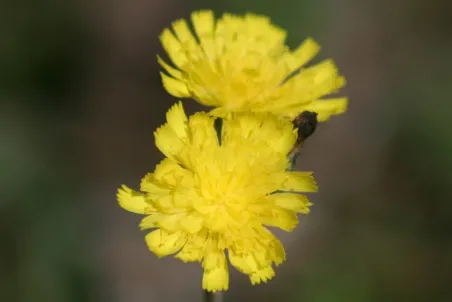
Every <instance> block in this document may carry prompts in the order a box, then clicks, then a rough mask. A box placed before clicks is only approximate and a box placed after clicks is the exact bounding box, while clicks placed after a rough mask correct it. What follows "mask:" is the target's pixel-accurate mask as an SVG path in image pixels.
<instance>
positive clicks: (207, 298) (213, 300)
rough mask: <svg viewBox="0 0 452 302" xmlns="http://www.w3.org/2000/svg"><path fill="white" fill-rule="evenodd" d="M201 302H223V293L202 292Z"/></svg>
mask: <svg viewBox="0 0 452 302" xmlns="http://www.w3.org/2000/svg"><path fill="white" fill-rule="evenodd" d="M203 302H223V292H216V293H212V292H208V291H204V299H203Z"/></svg>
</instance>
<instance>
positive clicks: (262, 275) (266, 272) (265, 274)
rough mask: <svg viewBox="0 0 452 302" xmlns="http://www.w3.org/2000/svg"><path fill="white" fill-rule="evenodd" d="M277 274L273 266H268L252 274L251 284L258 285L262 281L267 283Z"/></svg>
mask: <svg viewBox="0 0 452 302" xmlns="http://www.w3.org/2000/svg"><path fill="white" fill-rule="evenodd" d="M274 276H275V271H274V270H273V268H272V267H271V266H266V267H263V268H261V269H260V270H258V271H257V272H255V273H253V274H252V275H251V276H250V280H251V284H253V285H256V284H260V283H262V282H264V283H267V281H268V280H270V279H272V278H273V277H274Z"/></svg>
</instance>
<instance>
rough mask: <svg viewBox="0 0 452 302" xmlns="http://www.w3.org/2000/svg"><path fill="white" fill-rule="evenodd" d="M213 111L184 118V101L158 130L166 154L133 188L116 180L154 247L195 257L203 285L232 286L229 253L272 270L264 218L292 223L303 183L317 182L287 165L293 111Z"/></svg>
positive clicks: (274, 259) (245, 267)
mask: <svg viewBox="0 0 452 302" xmlns="http://www.w3.org/2000/svg"><path fill="white" fill-rule="evenodd" d="M215 120H216V118H215V117H213V116H212V115H210V114H207V113H203V112H201V113H196V114H194V115H192V116H190V117H189V118H187V116H186V115H185V112H184V110H183V107H182V105H181V103H178V104H176V105H174V106H173V107H172V108H171V109H170V110H169V111H168V113H167V123H166V124H164V125H163V126H162V127H160V128H159V129H158V130H157V131H156V132H155V141H156V145H157V147H158V148H159V149H160V151H161V152H162V153H163V154H164V155H165V159H164V160H163V161H162V162H161V163H160V164H159V165H157V167H156V169H155V171H154V172H153V173H150V174H148V175H146V176H145V177H144V178H143V180H142V182H141V187H140V192H138V191H133V190H131V189H130V188H128V187H126V186H123V187H122V188H121V189H119V191H118V196H117V197H118V200H119V204H120V205H121V207H123V208H124V209H126V210H128V211H131V212H134V213H138V214H143V215H146V216H145V217H144V219H143V220H142V222H141V224H140V226H141V228H142V229H153V230H152V231H151V232H150V233H149V234H148V235H147V236H146V242H147V245H148V247H149V249H150V250H151V251H152V252H154V253H155V254H156V255H157V256H159V257H163V256H167V255H171V254H175V257H177V258H179V259H181V260H182V261H184V262H189V261H198V262H202V266H203V269H204V275H203V281H202V286H203V288H204V289H206V290H208V291H219V290H226V289H228V286H229V273H228V261H227V259H229V262H230V263H231V264H232V265H233V266H234V267H235V268H237V269H238V270H239V271H241V272H242V273H244V274H247V275H248V276H249V277H250V279H251V282H252V283H253V284H257V283H261V282H266V281H267V280H269V279H271V278H272V277H273V276H274V274H275V273H274V270H273V266H274V265H278V264H280V263H281V262H283V261H284V260H285V252H284V248H283V246H282V245H281V243H280V241H279V240H278V239H277V238H276V237H275V236H274V235H273V234H272V233H271V231H270V230H269V229H268V228H267V227H277V228H280V229H283V230H285V231H291V230H293V229H294V227H295V226H296V224H297V223H298V218H297V214H298V213H302V214H306V213H308V212H309V206H310V205H311V204H310V202H309V201H308V199H307V198H306V196H305V195H302V194H301V193H303V192H314V191H316V189H317V186H316V184H315V182H314V180H313V177H312V176H311V173H309V172H292V171H288V167H289V161H288V158H287V154H288V152H289V151H290V149H291V148H292V146H293V145H294V143H295V141H296V138H297V133H296V130H294V129H293V126H292V124H291V122H290V120H287V119H282V118H279V117H277V116H274V115H271V114H263V113H251V112H249V113H242V114H235V115H234V116H233V117H230V118H228V119H225V120H223V122H222V125H221V126H217V127H216V126H215Z"/></svg>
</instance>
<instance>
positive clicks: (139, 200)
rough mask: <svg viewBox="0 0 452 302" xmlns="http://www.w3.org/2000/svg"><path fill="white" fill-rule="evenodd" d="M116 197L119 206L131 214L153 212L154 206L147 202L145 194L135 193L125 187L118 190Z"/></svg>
mask: <svg viewBox="0 0 452 302" xmlns="http://www.w3.org/2000/svg"><path fill="white" fill-rule="evenodd" d="M116 197H117V199H118V201H119V205H120V206H121V207H122V208H123V209H124V210H127V211H129V212H132V213H137V214H146V213H149V212H151V211H153V208H152V206H151V205H150V204H149V203H147V202H146V199H145V196H144V194H142V193H139V192H136V191H133V190H132V189H130V188H128V187H127V186H125V185H122V187H121V188H120V189H119V190H118V193H117V195H116Z"/></svg>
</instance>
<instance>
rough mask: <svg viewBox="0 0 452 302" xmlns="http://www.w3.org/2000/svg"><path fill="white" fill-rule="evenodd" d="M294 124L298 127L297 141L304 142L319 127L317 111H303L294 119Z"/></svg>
mask: <svg viewBox="0 0 452 302" xmlns="http://www.w3.org/2000/svg"><path fill="white" fill-rule="evenodd" d="M293 125H294V127H295V128H298V139H297V143H300V142H301V143H302V142H304V141H305V140H306V139H307V138H308V137H310V136H311V135H312V134H313V133H314V132H315V129H316V128H317V113H316V112H312V111H303V112H302V113H300V115H298V116H297V117H296V118H295V119H294V120H293Z"/></svg>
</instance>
